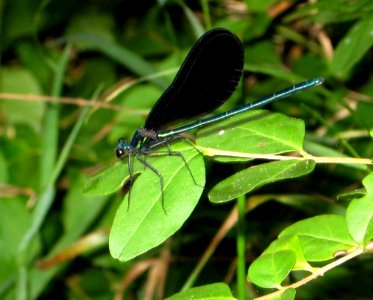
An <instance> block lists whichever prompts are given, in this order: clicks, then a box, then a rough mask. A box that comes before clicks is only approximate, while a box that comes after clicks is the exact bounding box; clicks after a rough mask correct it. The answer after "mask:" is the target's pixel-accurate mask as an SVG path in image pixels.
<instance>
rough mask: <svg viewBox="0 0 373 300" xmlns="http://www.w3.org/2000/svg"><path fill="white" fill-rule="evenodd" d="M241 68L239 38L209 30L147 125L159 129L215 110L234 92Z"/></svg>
mask: <svg viewBox="0 0 373 300" xmlns="http://www.w3.org/2000/svg"><path fill="white" fill-rule="evenodd" d="M242 69H243V48H242V43H241V41H240V40H239V39H238V37H237V36H236V35H234V34H233V33H231V32H229V31H228V30H225V29H220V28H219V29H213V30H210V31H208V32H206V33H205V34H204V35H203V36H202V37H201V38H200V39H199V40H198V41H197V42H196V43H195V45H194V46H193V48H192V49H191V50H190V52H189V54H188V56H187V57H186V59H185V61H184V62H183V64H182V66H181V68H180V70H179V72H178V73H177V75H176V77H175V79H174V81H173V82H172V84H171V85H170V86H169V87H168V89H167V90H166V91H165V92H164V93H163V95H162V96H161V97H160V98H159V99H158V101H157V103H156V104H155V105H154V106H153V108H152V110H151V111H150V113H149V115H148V117H147V119H146V122H145V126H144V127H145V128H146V129H153V130H156V131H158V130H160V129H163V128H165V127H166V126H167V125H169V124H171V123H174V122H176V121H180V120H186V119H192V118H195V117H197V116H200V115H204V114H207V113H209V112H211V111H213V110H214V109H216V108H217V107H219V106H220V105H222V104H223V103H224V102H225V101H226V100H227V99H228V98H229V97H230V96H231V95H232V93H233V92H234V91H235V89H236V87H237V85H238V83H239V81H240V79H241V75H242Z"/></svg>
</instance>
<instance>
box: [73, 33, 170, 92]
mask: <svg viewBox="0 0 373 300" xmlns="http://www.w3.org/2000/svg"><path fill="white" fill-rule="evenodd" d="M68 39H69V41H71V42H78V43H84V45H85V46H87V47H89V48H91V49H95V50H97V51H99V52H102V53H103V54H105V55H107V56H108V57H110V58H112V59H113V60H114V61H117V62H118V63H120V64H121V65H123V66H125V67H126V68H128V69H129V70H131V71H132V72H134V73H135V74H137V75H139V76H146V75H151V74H154V73H156V71H157V70H156V69H155V68H153V67H152V66H151V65H150V64H149V63H148V62H147V61H146V60H144V59H143V58H142V57H141V56H139V55H138V54H137V53H135V52H133V51H131V50H129V49H127V48H125V47H123V46H121V45H120V44H118V43H117V42H115V41H111V40H110V39H107V38H103V37H101V36H97V35H92V34H89V33H88V34H79V35H72V36H69V37H68ZM150 81H152V82H154V83H156V84H157V85H159V86H160V87H163V88H166V87H167V85H168V84H167V82H166V81H165V80H163V79H161V78H150Z"/></svg>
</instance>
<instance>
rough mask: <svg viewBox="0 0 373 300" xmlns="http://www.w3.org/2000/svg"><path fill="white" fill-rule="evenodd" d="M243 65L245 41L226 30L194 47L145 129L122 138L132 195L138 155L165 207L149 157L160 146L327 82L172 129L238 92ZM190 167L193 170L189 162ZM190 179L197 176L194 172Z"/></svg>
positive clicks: (306, 83)
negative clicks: (134, 168) (150, 172)
mask: <svg viewBox="0 0 373 300" xmlns="http://www.w3.org/2000/svg"><path fill="white" fill-rule="evenodd" d="M243 65H244V56H243V46H242V43H241V41H240V40H239V39H238V37H237V36H236V35H234V34H233V33H231V32H230V31H228V30H226V29H222V28H218V29H212V30H210V31H208V32H206V33H205V34H204V35H203V36H202V37H201V38H200V39H199V40H198V41H197V42H196V43H195V45H194V46H193V48H192V49H191V50H190V52H189V54H188V55H187V57H186V59H185V61H184V62H183V64H182V66H181V68H180V70H179V71H178V73H177V75H176V77H175V79H174V81H173V82H172V83H171V85H170V86H169V87H168V89H167V90H166V91H165V92H164V93H163V95H162V96H161V97H160V98H159V100H158V101H157V102H156V103H155V105H154V106H153V108H152V109H151V111H150V113H149V114H148V116H147V118H146V121H145V125H144V127H142V128H140V129H137V130H136V132H135V134H134V135H133V137H132V140H131V142H129V143H128V142H127V141H126V140H125V139H123V138H120V139H119V140H118V143H117V145H116V155H117V157H118V158H122V157H124V156H128V170H129V176H130V177H129V180H130V182H129V183H130V189H129V193H130V192H131V186H132V183H133V166H132V164H133V157H136V158H138V159H139V161H140V162H141V163H142V164H144V165H145V167H147V168H149V169H151V170H152V171H153V172H154V173H155V174H156V175H157V176H158V177H159V180H160V186H161V189H162V207H163V209H164V199H163V177H162V174H160V172H159V171H158V170H156V169H155V168H154V167H152V166H151V165H150V164H149V163H148V162H147V161H146V156H147V155H149V154H152V153H154V152H156V149H157V148H159V147H161V146H164V145H168V146H169V143H170V142H172V141H174V140H177V139H181V138H182V137H181V136H180V134H181V133H183V132H185V131H189V130H192V129H196V128H200V127H204V126H207V125H211V124H214V123H216V122H219V121H221V120H224V119H227V118H230V117H232V116H234V115H237V114H240V113H243V112H245V111H248V110H251V109H255V108H259V107H262V106H264V105H266V104H268V103H271V102H274V101H276V100H279V99H282V98H285V97H288V96H290V95H293V94H295V93H298V92H301V91H304V90H307V89H310V88H312V87H315V86H318V85H320V84H322V82H323V78H320V77H318V78H314V79H311V80H308V81H304V82H302V83H299V84H296V85H294V86H291V87H289V88H286V89H284V90H281V91H279V92H276V93H274V94H272V95H271V96H268V97H265V98H262V99H259V100H257V101H254V102H251V103H249V104H247V105H244V106H242V107H240V108H236V109H232V110H229V111H227V112H224V113H222V114H219V115H216V116H212V117H209V118H204V119H200V120H197V121H195V122H193V123H189V124H186V125H184V126H181V127H176V128H170V125H172V124H174V123H176V122H181V121H185V120H188V119H192V118H197V117H198V116H201V115H205V114H207V113H209V112H211V111H213V110H215V109H216V108H218V107H219V106H221V105H222V104H223V103H224V102H225V101H226V100H227V99H228V98H229V97H230V96H231V95H232V93H233V92H234V91H235V89H236V87H237V85H238V83H239V81H240V79H241V76H242V72H243ZM168 154H169V155H174V156H175V155H177V156H180V157H181V158H182V159H183V160H184V158H183V156H182V155H181V154H180V153H178V152H173V151H172V150H171V149H170V148H169V152H168ZM184 162H185V160H184ZM185 164H186V162H185ZM186 167H188V165H187V164H186ZM188 170H189V167H188ZM189 172H190V170H189ZM190 173H191V172H190ZM191 175H192V177H193V174H191ZM193 180H194V178H193ZM129 199H130V194H129Z"/></svg>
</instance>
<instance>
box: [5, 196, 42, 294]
mask: <svg viewBox="0 0 373 300" xmlns="http://www.w3.org/2000/svg"><path fill="white" fill-rule="evenodd" d="M30 224H31V217H30V214H29V212H28V210H27V208H26V206H25V204H24V201H23V200H21V199H17V198H10V199H4V198H2V199H1V201H0V241H1V242H0V265H1V268H0V294H1V292H3V291H4V290H6V289H7V288H9V287H10V286H12V284H14V281H15V279H16V277H17V276H18V271H19V270H18V268H19V265H18V263H19V261H18V259H19V257H18V248H19V244H20V242H21V240H22V238H23V236H24V234H25V232H26V230H27V229H28V228H29V227H30ZM30 250H31V251H30V252H29V253H27V257H28V260H30V259H32V258H33V257H34V256H35V255H36V254H37V253H38V252H39V251H40V240H39V238H38V237H37V239H35V240H34V242H33V243H32V246H31V247H30Z"/></svg>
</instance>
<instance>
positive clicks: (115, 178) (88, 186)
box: [83, 161, 129, 196]
mask: <svg viewBox="0 0 373 300" xmlns="http://www.w3.org/2000/svg"><path fill="white" fill-rule="evenodd" d="M128 176H129V175H128V165H127V164H126V163H124V162H123V161H118V162H116V163H115V164H113V165H112V166H110V167H108V168H107V169H105V170H103V171H102V172H100V173H98V174H96V175H95V176H92V177H90V178H88V179H87V181H86V182H85V183H84V186H83V192H84V194H86V195H87V196H99V195H108V194H112V193H114V192H115V191H117V190H118V189H119V188H120V187H121V186H122V185H123V183H124V182H125V181H126V180H127V178H128Z"/></svg>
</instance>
